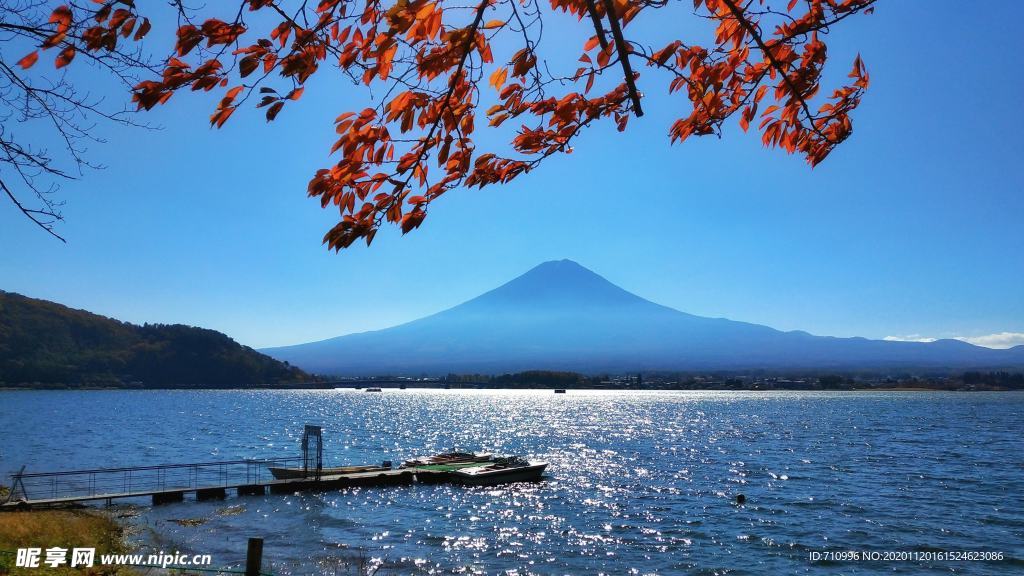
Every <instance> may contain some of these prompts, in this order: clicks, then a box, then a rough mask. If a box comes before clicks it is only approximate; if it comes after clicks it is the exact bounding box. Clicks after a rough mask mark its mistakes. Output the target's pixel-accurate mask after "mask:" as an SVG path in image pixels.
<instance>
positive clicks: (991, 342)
mask: <svg viewBox="0 0 1024 576" xmlns="http://www.w3.org/2000/svg"><path fill="white" fill-rule="evenodd" d="M956 339H957V340H963V341H964V342H970V343H971V344H974V345H976V346H985V347H986V348H1013V347H1014V346H1019V345H1021V344H1024V332H998V333H996V334H986V335H984V336H957V338H956Z"/></svg>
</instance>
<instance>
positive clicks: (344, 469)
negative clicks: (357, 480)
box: [267, 464, 391, 480]
mask: <svg viewBox="0 0 1024 576" xmlns="http://www.w3.org/2000/svg"><path fill="white" fill-rule="evenodd" d="M267 470H270V474H271V475H272V476H273V477H274V478H275V479H277V480H291V479H294V478H305V477H307V476H312V475H314V474H315V473H316V470H310V471H309V472H308V473H307V472H306V471H305V470H303V469H302V468H277V467H273V466H270V467H268V468H267ZM385 470H391V465H390V464H388V465H387V466H384V465H379V466H377V465H372V464H370V465H365V466H337V467H334V468H321V469H320V477H321V478H323V477H324V476H338V475H341V474H356V473H358V472H383V471H385Z"/></svg>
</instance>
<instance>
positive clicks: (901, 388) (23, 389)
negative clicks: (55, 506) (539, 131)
mask: <svg viewBox="0 0 1024 576" xmlns="http://www.w3.org/2000/svg"><path fill="white" fill-rule="evenodd" d="M369 384H372V382H369ZM380 388H381V389H382V390H395V391H406V390H534V391H553V390H555V388H549V387H500V386H486V387H468V386H467V387H451V388H445V387H443V386H409V387H407V388H399V387H397V386H380ZM363 389H365V387H359V388H357V387H355V386H329V387H311V386H295V387H287V386H248V387H243V386H237V387H192V386H177V387H167V386H163V387H154V388H139V387H127V386H82V387H61V386H0V392H30V391H48V392H112V391H124V392H129V391H137V392H155V391H172V390H173V391H184V390H194V391H225V392H228V391H244V392H248V391H255V390H259V391H264V390H266V391H295V390H352V391H357V390H359V391H362V390H363ZM566 390H567V391H568V392H1021V391H1022V390H1019V389H1014V388H973V389H968V388H941V387H922V386H889V387H863V388H771V389H758V388H714V387H712V388H567V389H566Z"/></svg>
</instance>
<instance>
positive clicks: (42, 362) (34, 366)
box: [0, 291, 311, 388]
mask: <svg viewBox="0 0 1024 576" xmlns="http://www.w3.org/2000/svg"><path fill="white" fill-rule="evenodd" d="M310 380H311V377H310V376H309V375H308V374H306V373H305V372H303V371H301V370H299V369H298V368H295V367H292V366H289V365H288V364H287V363H285V362H280V361H277V360H274V359H273V358H270V357H269V356H265V355H263V354H260V353H259V352H256V351H255V350H253V349H252V348H249V347H246V346H242V345H240V344H238V343H237V342H235V341H234V340H232V339H231V338H228V337H227V336H225V335H224V334H221V333H220V332H217V331H214V330H207V329H204V328H194V327H191V326H183V325H180V324H174V325H167V324H146V325H144V326H136V325H134V324H129V323H127V322H120V321H118V320H114V319H111V318H106V317H104V316H99V315H96V314H92V313H90V312H86V311H84V310H73V309H71V308H68V307H66V306H62V305H60V304H56V303H54V302H48V301H46V300H37V299H34V298H28V297H25V296H22V295H20V294H14V293H11V292H4V291H0V386H24V385H30V386H67V387H70V388H78V387H87V386H131V387H142V388H161V387H175V388H177V387H196V388H200V387H202V388H218V387H246V386H266V385H288V384H295V383H300V382H308V381H310Z"/></svg>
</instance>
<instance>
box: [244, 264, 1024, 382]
mask: <svg viewBox="0 0 1024 576" xmlns="http://www.w3.org/2000/svg"><path fill="white" fill-rule="evenodd" d="M1019 348H1021V350H990V349H987V348H981V347H977V346H972V345H971V344H967V343H965V342H960V341H957V340H945V341H939V342H934V343H918V342H886V341H878V340H867V339H864V338H831V337H820V336H812V335H810V334H807V333H805V332H780V331H778V330H775V329H772V328H768V327H766V326H760V325H756V324H748V323H745V322H736V321H732V320H726V319H722V318H705V317H701V316H694V315H692V314H687V313H684V312H680V311H678V310H674V309H672V308H668V307H666V306H662V305H660V304H655V303H653V302H650V301H648V300H645V299H643V298H640V297H639V296H636V295H634V294H632V293H630V292H627V291H625V290H623V289H622V288H619V287H618V286H615V285H614V284H612V283H611V282H608V281H607V280H605V279H604V278H602V277H601V276H599V275H597V274H595V273H594V272H592V271H590V270H588V269H586V268H584V267H582V266H580V265H579V264H577V263H575V262H572V261H569V260H561V261H553V262H545V263H543V264H540V265H539V266H537V267H535V268H533V269H532V270H530V271H528V272H527V273H525V274H523V275H522V276H519V277H518V278H516V279H514V280H512V281H510V282H508V283H507V284H504V285H502V286H500V287H498V288H496V289H494V290H491V291H490V292H487V293H485V294H482V295H480V296H478V297H476V298H474V299H472V300H469V301H467V302H465V303H463V304H460V305H458V306H455V307H454V308H450V309H448V310H445V311H442V312H439V313H437V314H434V315H432V316H427V317H425V318H421V319H419V320H415V321H412V322H409V323H406V324H402V325H399V326H395V327H392V328H388V329H385V330H378V331H373V332H363V333H359V334H350V335H347V336H341V337H338V338H332V339H329V340H323V341H320V342H312V343H309V344H300V345H297V346H286V347H281V348H271V349H267V350H264V352H266V353H267V354H269V355H271V356H273V357H275V358H278V359H282V360H287V361H289V362H291V363H292V364H295V365H297V366H301V367H303V368H305V369H307V370H311V371H315V372H321V373H332V374H346V375H350V374H352V375H358V374H383V373H405V374H415V373H421V372H426V373H430V374H443V373H447V372H487V373H496V372H505V371H517V370H527V369H553V370H555V369H557V370H577V371H584V372H591V373H593V372H597V371H612V372H621V371H635V370H688V369H742V368H797V367H799V368H864V367H879V368H880V367H897V366H906V367H910V366H913V367H950V368H956V367H968V366H970V367H982V366H983V367H989V366H992V367H1001V366H1019V365H1024V347H1019Z"/></svg>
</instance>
